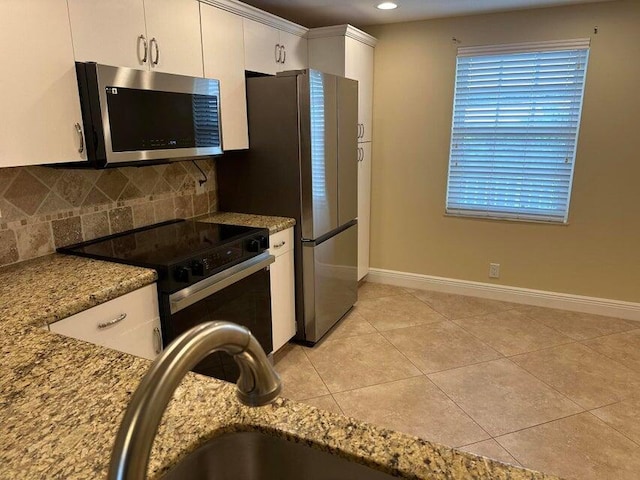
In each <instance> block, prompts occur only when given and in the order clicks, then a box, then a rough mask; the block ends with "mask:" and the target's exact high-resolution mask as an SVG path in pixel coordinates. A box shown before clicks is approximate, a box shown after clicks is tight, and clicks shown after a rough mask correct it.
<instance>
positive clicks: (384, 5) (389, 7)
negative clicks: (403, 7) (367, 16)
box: [378, 2, 398, 10]
mask: <svg viewBox="0 0 640 480" xmlns="http://www.w3.org/2000/svg"><path fill="white" fill-rule="evenodd" d="M378 8H379V9H380V10H393V9H394V8H398V5H397V4H395V3H393V2H382V3H381V4H379V5H378Z"/></svg>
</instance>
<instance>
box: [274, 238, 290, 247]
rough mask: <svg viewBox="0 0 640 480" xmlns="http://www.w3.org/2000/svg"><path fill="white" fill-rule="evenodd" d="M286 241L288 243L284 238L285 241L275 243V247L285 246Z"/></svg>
mask: <svg viewBox="0 0 640 480" xmlns="http://www.w3.org/2000/svg"><path fill="white" fill-rule="evenodd" d="M285 243H287V242H285V241H284V240H283V241H281V242H280V243H279V244H277V245H274V246H273V248H282V247H284V245H285Z"/></svg>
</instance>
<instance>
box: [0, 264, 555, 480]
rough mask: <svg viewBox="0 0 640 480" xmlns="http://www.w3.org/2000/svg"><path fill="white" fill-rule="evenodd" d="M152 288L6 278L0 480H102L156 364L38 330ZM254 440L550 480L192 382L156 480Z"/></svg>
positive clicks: (26, 272)
mask: <svg viewBox="0 0 640 480" xmlns="http://www.w3.org/2000/svg"><path fill="white" fill-rule="evenodd" d="M154 280H155V275H154V273H153V271H149V270H145V269H138V268H130V267H125V266H122V265H116V264H110V263H105V262H98V261H93V260H86V259H80V258H76V257H63V256H61V255H52V256H49V257H44V258H41V259H37V260H34V261H30V262H25V263H24V264H18V265H14V266H12V267H10V268H5V269H0V285H1V286H2V287H1V288H2V290H1V293H0V316H1V318H2V322H3V323H2V327H3V330H2V336H1V337H0V355H2V362H0V424H1V425H2V437H1V443H2V449H0V478H20V479H23V478H24V479H36V478H37V479H39V478H61V479H62V478H64V479H95V478H104V477H105V476H106V471H107V466H108V462H109V457H110V453H111V446H112V444H113V440H114V438H115V434H116V431H117V429H118V426H119V424H120V420H121V418H122V414H123V412H124V409H125V408H126V405H127V404H128V401H129V399H130V396H131V393H132V392H133V391H134V390H135V388H136V387H137V385H138V383H139V381H140V379H141V377H142V376H143V375H144V374H145V372H146V371H147V369H148V367H149V364H150V362H149V361H148V360H144V359H140V358H137V357H133V356H131V355H127V354H124V353H120V352H116V351H113V350H110V349H106V348H103V347H98V346H95V345H92V344H89V343H85V342H81V341H78V340H74V339H72V338H67V337H62V336H60V335H56V334H53V333H49V332H47V331H46V330H44V329H42V328H39V327H40V326H42V325H44V324H45V323H47V322H50V321H51V320H52V319H56V318H60V317H64V316H67V315H70V314H72V313H76V312H77V311H79V310H82V309H84V308H89V307H91V306H93V305H95V304H97V303H100V302H102V301H106V300H109V299H111V298H113V297H115V296H118V295H122V294H124V293H127V292H128V291H131V290H134V289H136V288H138V287H141V286H144V285H145V284H148V283H151V282H153V281H154ZM251 430H259V431H265V432H269V433H272V434H273V435H277V436H280V437H286V438H288V439H290V440H294V441H299V442H304V443H306V444H309V445H313V446H316V447H317V448H322V449H325V450H329V451H332V452H334V453H337V454H339V455H341V456H344V457H346V458H351V459H354V460H356V461H358V462H360V463H364V464H368V465H370V466H374V467H376V468H379V469H381V470H385V471H387V472H391V473H393V474H395V475H398V476H402V477H405V478H424V479H427V478H428V479H437V480H440V479H502V480H524V479H528V480H543V479H552V478H554V477H550V476H547V475H544V474H541V473H535V472H531V471H528V470H523V469H519V468H516V467H512V466H508V465H504V464H500V463H497V462H493V461H490V460H487V459H484V458H481V457H477V456H475V455H472V454H467V453H463V452H458V451H456V450H453V449H451V448H448V447H445V446H441V445H438V444H434V443H430V442H428V441H425V440H421V439H418V438H415V437H410V436H407V435H402V434H400V433H397V432H393V431H390V430H385V429H382V428H378V427H375V426H372V425H369V424H366V423H363V422H359V421H356V420H354V419H352V418H348V417H344V416H342V415H337V414H333V413H329V412H325V411H322V410H319V409H317V408H315V407H311V406H308V405H305V404H302V403H297V402H293V401H289V400H286V399H279V400H277V401H276V402H275V403H274V404H273V405H270V406H266V407H260V408H253V409H252V408H248V407H244V406H242V405H240V404H239V403H238V402H237V401H236V400H235V395H234V387H233V386H232V385H230V384H228V383H225V382H221V381H218V380H214V379H210V378H206V377H202V376H199V375H196V374H189V375H188V376H187V377H186V378H185V380H184V381H183V383H182V385H181V386H180V387H179V389H178V391H177V392H176V394H175V396H174V400H173V401H172V402H171V403H170V405H169V407H168V409H167V412H166V413H165V415H164V417H163V421H162V424H161V426H160V431H159V432H158V437H157V439H156V442H155V444H154V447H153V451H152V455H151V460H150V477H151V478H159V477H160V475H161V474H162V473H163V472H165V471H166V470H167V469H168V468H169V467H170V466H171V465H173V464H175V463H176V462H177V461H179V459H180V458H182V457H183V456H184V455H185V454H187V453H189V452H190V451H193V450H194V449H195V448H196V447H197V446H199V445H200V444H202V442H204V441H206V440H207V439H209V438H212V437H214V436H216V435H220V434H221V433H224V432H230V431H251Z"/></svg>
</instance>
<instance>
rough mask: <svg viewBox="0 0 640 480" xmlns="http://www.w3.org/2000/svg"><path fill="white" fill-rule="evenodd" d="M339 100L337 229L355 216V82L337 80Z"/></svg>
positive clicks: (356, 185) (356, 186) (356, 141)
mask: <svg viewBox="0 0 640 480" xmlns="http://www.w3.org/2000/svg"><path fill="white" fill-rule="evenodd" d="M336 81H337V84H338V85H337V98H338V225H343V224H345V223H347V222H348V221H350V220H353V219H354V218H356V217H357V216H358V158H357V151H358V140H357V136H358V82H356V81H355V80H350V79H348V78H342V77H336Z"/></svg>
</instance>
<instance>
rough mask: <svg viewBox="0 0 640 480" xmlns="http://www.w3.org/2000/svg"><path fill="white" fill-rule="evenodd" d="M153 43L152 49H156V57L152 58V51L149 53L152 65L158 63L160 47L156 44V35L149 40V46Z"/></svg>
mask: <svg viewBox="0 0 640 480" xmlns="http://www.w3.org/2000/svg"><path fill="white" fill-rule="evenodd" d="M151 45H153V46H154V48H153V49H154V50H155V51H156V59H155V60H154V59H153V52H152V53H151V63H152V64H153V65H158V62H159V61H160V47H159V46H158V40H156V37H153V38H152V39H151V40H150V41H149V46H151Z"/></svg>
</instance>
